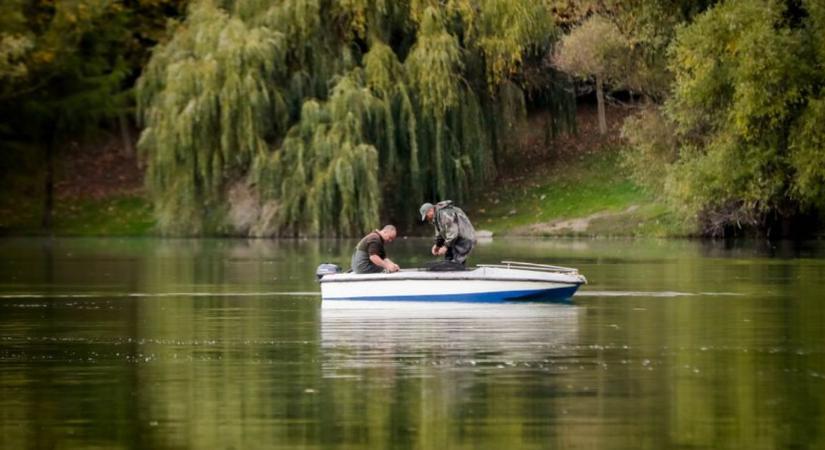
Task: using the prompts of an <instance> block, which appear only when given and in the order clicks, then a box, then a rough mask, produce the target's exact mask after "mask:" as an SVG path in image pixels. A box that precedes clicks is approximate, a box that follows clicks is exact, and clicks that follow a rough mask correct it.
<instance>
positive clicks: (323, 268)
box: [315, 263, 341, 281]
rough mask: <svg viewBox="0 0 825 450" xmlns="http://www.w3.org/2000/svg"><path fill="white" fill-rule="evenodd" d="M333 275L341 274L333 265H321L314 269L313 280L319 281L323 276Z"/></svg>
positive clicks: (339, 269)
mask: <svg viewBox="0 0 825 450" xmlns="http://www.w3.org/2000/svg"><path fill="white" fill-rule="evenodd" d="M334 273H341V268H340V267H338V266H337V265H335V264H331V263H323V264H321V265H320V266H318V268H317V269H315V279H316V280H317V281H320V280H321V277H323V276H324V275H332V274H334Z"/></svg>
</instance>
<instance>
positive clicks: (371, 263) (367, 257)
mask: <svg viewBox="0 0 825 450" xmlns="http://www.w3.org/2000/svg"><path fill="white" fill-rule="evenodd" d="M395 236H396V231H395V227H394V226H392V225H386V226H384V228H382V229H380V230H375V231H373V232H372V233H370V234H368V235H366V236H365V237H364V239H361V241H360V242H359V243H358V245H356V246H355V253H353V254H352V271H353V272H355V273H380V272H384V271H387V272H398V270H399V267H398V264H396V263H394V262H392V261H390V260H389V259H388V258H387V253H386V252H385V251H384V244H386V243H390V242H392V241H394V240H395Z"/></svg>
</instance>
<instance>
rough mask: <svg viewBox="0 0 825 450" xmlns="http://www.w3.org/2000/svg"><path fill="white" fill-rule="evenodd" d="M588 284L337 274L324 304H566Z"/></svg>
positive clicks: (560, 279)
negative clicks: (327, 301)
mask: <svg viewBox="0 0 825 450" xmlns="http://www.w3.org/2000/svg"><path fill="white" fill-rule="evenodd" d="M585 282H586V280H585V279H584V277H583V276H581V275H579V274H578V273H557V272H541V271H535V270H524V269H510V268H494V267H479V268H477V269H473V270H467V271H461V272H427V271H419V270H412V271H401V272H397V273H392V274H389V273H379V274H352V273H346V274H333V275H325V276H324V277H323V278H321V296H322V298H323V299H324V300H381V301H387V300H401V301H473V302H501V301H516V300H562V299H567V298H570V297H572V296H573V294H574V293H575V292H576V290H577V289H578V288H579V286H580V285H582V284H584V283H585Z"/></svg>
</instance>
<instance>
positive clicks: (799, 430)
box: [0, 239, 825, 449]
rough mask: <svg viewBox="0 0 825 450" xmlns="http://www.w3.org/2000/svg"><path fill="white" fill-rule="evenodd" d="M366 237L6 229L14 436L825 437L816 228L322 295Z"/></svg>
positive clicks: (222, 443)
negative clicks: (559, 287) (519, 291)
mask: <svg viewBox="0 0 825 450" xmlns="http://www.w3.org/2000/svg"><path fill="white" fill-rule="evenodd" d="M354 243H355V242H354V241H351V240H347V241H335V240H321V241H313V240H310V241H266V240H253V241H245V240H159V239H58V240H45V239H6V240H0V448H2V449H26V448H61V449H75V448H77V449H81V448H83V449H87V448H151V449H171V448H176V449H178V448H202V449H250V448H302V449H315V448H334V449H348V448H369V449H384V448H423V449H446V448H451V449H452V448H468V449H469V448H473V449H479V448H483V449H516V448H583V449H589V448H599V449H642V448H648V449H666V448H678V449H687V448H690V449H697V448H714V449H719V448H731V449H733V448H739V449H773V448H777V449H779V448H782V449H785V448H800V449H803V448H810V449H822V448H825V246H823V244H821V243H803V244H790V243H781V244H767V243H762V242H758V243H755V242H745V243H737V244H735V245H732V246H731V245H726V244H725V243H703V242H695V241H647V240H642V241H640V240H540V239H523V240H512V239H494V240H493V241H492V242H488V243H485V244H483V245H480V246H479V247H478V248H477V250H476V252H475V254H474V255H473V259H472V262H475V263H481V262H487V263H490V262H497V261H499V260H502V259H515V260H525V261H531V262H545V263H552V264H561V265H568V266H573V267H577V268H579V269H580V271H581V272H582V273H583V274H585V275H586V276H587V277H588V279H589V282H590V284H589V285H587V286H585V287H583V288H582V289H581V290H580V291H579V293H578V294H577V295H576V296H575V297H574V298H573V300H572V301H570V302H566V303H549V304H541V303H526V304H501V305H490V304H482V305H474V304H461V303H445V304H427V303H396V304H393V303H386V302H375V303H369V302H366V303H361V302H338V303H335V302H329V303H326V304H324V305H322V302H321V299H320V296H319V288H318V285H317V284H316V283H315V281H314V270H315V267H316V266H317V265H318V264H319V263H320V262H327V261H331V262H337V263H339V264H341V265H344V266H346V265H348V260H349V256H350V250H351V248H352V247H353V245H354ZM429 246H430V243H429V241H427V240H416V239H409V240H399V241H396V242H395V243H393V244H391V245H390V246H388V250H389V253H390V256H391V257H393V259H394V260H396V262H398V263H400V264H401V266H402V267H411V266H415V265H421V264H423V263H424V262H426V261H429V260H430V259H431V258H430V257H429V256H428V254H427V252H428V251H429Z"/></svg>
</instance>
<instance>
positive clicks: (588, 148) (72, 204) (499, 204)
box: [0, 105, 694, 237]
mask: <svg viewBox="0 0 825 450" xmlns="http://www.w3.org/2000/svg"><path fill="white" fill-rule="evenodd" d="M608 113H609V114H608V126H609V131H608V133H607V134H606V135H604V136H602V135H600V134H599V133H598V130H597V119H596V113H595V108H593V107H591V106H589V105H583V106H580V108H579V113H578V121H577V128H578V130H577V133H570V134H562V135H559V136H555V137H552V138H548V136H547V135H546V131H545V130H546V124H547V122H546V120H545V119H546V118H545V117H544V116H543V115H542V114H533V115H531V116H530V118H529V120H528V123H527V124H526V126H524V127H523V129H522V130H521V131H520V132H519V135H518V136H519V137H518V139H517V140H516V142H515V143H514V144H515V147H516V149H517V150H516V151H515V152H514V153H513V154H511V155H509V156H510V161H511V163H510V165H509V166H507V167H503V168H502V169H500V171H499V179H498V180H497V181H496V182H495V183H493V187H491V188H490V189H488V191H487V193H486V194H483V195H480V196H478V197H477V198H476V199H475V200H474V201H471V202H467V203H466V204H465V205H463V206H465V209H466V210H467V212H468V213H469V214H470V216H471V218H472V220H473V221H474V223H475V224H476V226H477V228H479V229H484V230H490V231H492V232H493V233H494V234H496V235H502V234H509V235H526V236H592V237H605V236H656V237H677V236H687V235H691V234H692V233H693V232H694V228H692V227H691V225H690V224H686V223H684V222H683V221H681V220H680V219H678V218H677V217H676V216H675V215H674V214H672V213H671V212H669V210H668V208H667V207H666V206H665V205H664V204H662V203H661V202H659V201H657V199H656V198H655V196H654V195H651V194H650V193H647V192H645V191H644V190H642V189H641V188H640V187H639V186H637V185H636V184H635V183H633V182H632V181H631V180H630V179H629V178H628V177H627V175H626V170H625V169H624V168H623V167H622V165H621V155H620V152H621V150H622V146H623V143H622V141H621V139H620V137H619V129H620V127H621V123H622V122H623V120H624V118H625V117H626V116H627V115H628V114H630V113H631V110H629V109H626V108H619V107H613V108H610V109H609V110H608ZM56 173H57V180H56V185H55V194H56V199H55V208H54V216H53V224H54V225H53V229H52V231H51V234H54V235H58V236H147V235H152V234H153V233H154V224H155V219H154V218H153V216H152V207H151V202H150V201H149V199H148V198H147V195H146V192H145V190H144V188H143V182H142V180H143V170H142V168H141V167H140V164H139V161H138V159H137V157H136V156H135V154H134V152H133V151H129V149H126V148H123V145H122V141H121V140H120V139H119V136H108V137H103V138H101V139H99V140H97V141H94V142H91V143H87V144H83V145H80V144H71V145H70V148H69V151H68V152H66V155H65V157H64V158H63V159H62V160H61V161H60V163H59V164H58V167H57V170H56ZM41 179H42V178H41V177H23V176H21V177H20V180H11V183H8V184H9V185H13V186H14V188H15V191H16V193H14V194H13V195H4V196H2V199H0V233H2V234H5V235H43V234H47V233H46V232H45V231H44V230H43V229H42V228H41V226H40V224H41V218H42V210H43V200H42V198H43V196H42V183H41Z"/></svg>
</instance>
